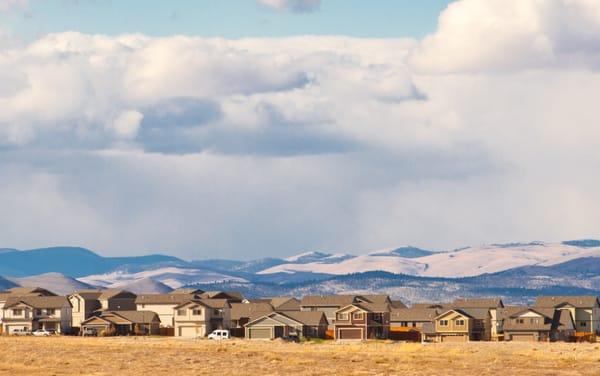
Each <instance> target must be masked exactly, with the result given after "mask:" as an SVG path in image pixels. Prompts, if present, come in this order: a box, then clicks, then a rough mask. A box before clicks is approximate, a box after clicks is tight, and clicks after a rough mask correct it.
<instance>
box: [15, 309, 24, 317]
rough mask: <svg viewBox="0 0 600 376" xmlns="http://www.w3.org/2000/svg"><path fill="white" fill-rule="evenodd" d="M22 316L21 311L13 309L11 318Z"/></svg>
mask: <svg viewBox="0 0 600 376" xmlns="http://www.w3.org/2000/svg"><path fill="white" fill-rule="evenodd" d="M22 315H23V310H22V309H13V316H22Z"/></svg>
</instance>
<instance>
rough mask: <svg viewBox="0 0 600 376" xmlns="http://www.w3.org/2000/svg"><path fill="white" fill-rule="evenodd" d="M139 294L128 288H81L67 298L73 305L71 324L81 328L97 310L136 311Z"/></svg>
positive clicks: (77, 328) (76, 328) (75, 327)
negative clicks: (127, 289)
mask: <svg viewBox="0 0 600 376" xmlns="http://www.w3.org/2000/svg"><path fill="white" fill-rule="evenodd" d="M136 297H137V295H135V294H134V293H132V292H129V291H126V290H119V289H107V290H80V291H76V292H74V293H73V294H71V295H69V296H68V297H67V298H68V299H69V302H70V303H71V306H72V307H73V313H72V317H73V319H72V323H71V326H72V327H73V328H74V329H75V330H79V328H80V327H81V323H82V322H83V321H85V320H87V319H89V318H90V317H92V316H94V313H95V312H96V311H135V310H136V305H135V300H136Z"/></svg>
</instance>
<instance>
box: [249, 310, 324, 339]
mask: <svg viewBox="0 0 600 376" xmlns="http://www.w3.org/2000/svg"><path fill="white" fill-rule="evenodd" d="M244 327H245V338H246V339H250V340H269V339H275V338H285V337H291V336H297V337H299V338H325V334H326V333H325V332H326V331H327V319H326V318H325V314H324V313H323V312H319V311H303V312H302V311H283V312H271V313H268V314H266V315H262V316H260V317H257V318H255V319H254V320H252V321H250V322H248V323H247V324H246V325H245V326H244Z"/></svg>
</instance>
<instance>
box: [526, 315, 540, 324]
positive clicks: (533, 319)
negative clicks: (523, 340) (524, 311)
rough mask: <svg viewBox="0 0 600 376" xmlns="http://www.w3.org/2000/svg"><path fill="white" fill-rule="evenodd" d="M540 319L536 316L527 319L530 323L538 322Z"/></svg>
mask: <svg viewBox="0 0 600 376" xmlns="http://www.w3.org/2000/svg"><path fill="white" fill-rule="evenodd" d="M539 322H540V320H539V319H538V318H533V317H532V318H530V319H529V323H530V324H539Z"/></svg>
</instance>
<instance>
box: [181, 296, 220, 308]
mask: <svg viewBox="0 0 600 376" xmlns="http://www.w3.org/2000/svg"><path fill="white" fill-rule="evenodd" d="M188 304H195V305H201V306H204V307H208V308H214V309H222V308H225V307H231V304H230V303H229V301H228V300H227V299H189V298H188V299H186V300H185V301H184V302H183V303H181V304H179V305H177V306H175V308H176V309H179V308H181V307H184V306H186V305H188Z"/></svg>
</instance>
